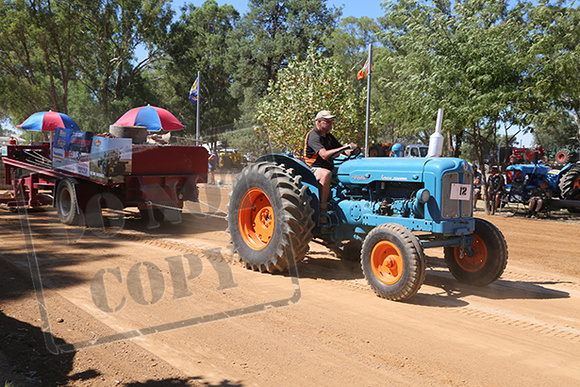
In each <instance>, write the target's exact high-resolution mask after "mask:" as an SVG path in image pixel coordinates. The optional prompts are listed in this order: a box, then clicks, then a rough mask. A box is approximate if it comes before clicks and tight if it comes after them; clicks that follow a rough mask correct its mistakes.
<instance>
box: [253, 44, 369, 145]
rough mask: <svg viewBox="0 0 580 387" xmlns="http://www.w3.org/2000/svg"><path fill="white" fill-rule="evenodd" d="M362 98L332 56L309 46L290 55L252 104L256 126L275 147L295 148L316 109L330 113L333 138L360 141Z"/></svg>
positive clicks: (363, 113)
mask: <svg viewBox="0 0 580 387" xmlns="http://www.w3.org/2000/svg"><path fill="white" fill-rule="evenodd" d="M365 106H366V105H365V99H364V98H362V96H361V95H360V94H359V93H356V92H354V91H353V90H352V88H351V87H350V86H349V82H348V80H346V79H345V77H344V74H343V72H342V71H341V70H340V66H338V64H337V63H336V60H334V59H333V58H324V57H323V56H322V54H320V53H316V52H315V51H314V50H313V49H311V50H309V53H308V57H307V58H306V59H305V60H290V62H289V63H288V67H287V68H285V69H283V70H281V71H280V72H279V74H278V80H277V81H276V82H273V81H271V82H270V87H269V88H268V95H267V96H266V97H265V98H264V99H263V100H262V101H261V102H260V104H259V105H258V107H257V115H256V119H257V121H258V123H259V125H260V126H259V127H258V131H259V132H260V133H263V134H264V135H266V136H267V138H268V140H269V141H270V142H271V143H272V144H273V145H274V146H277V147H279V148H281V149H284V150H288V151H292V152H298V153H299V154H301V152H302V148H303V146H304V136H305V135H306V133H308V131H310V130H311V129H313V128H314V117H315V116H316V113H317V112H318V111H320V110H329V111H331V112H332V114H334V115H335V116H336V118H335V119H334V128H333V131H332V133H333V134H334V135H335V136H336V138H337V139H338V140H339V141H342V142H356V143H358V144H363V143H364V134H365Z"/></svg>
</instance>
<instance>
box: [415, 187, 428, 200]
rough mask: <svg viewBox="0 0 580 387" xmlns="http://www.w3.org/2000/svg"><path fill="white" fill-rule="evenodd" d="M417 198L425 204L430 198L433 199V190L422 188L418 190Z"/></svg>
mask: <svg viewBox="0 0 580 387" xmlns="http://www.w3.org/2000/svg"><path fill="white" fill-rule="evenodd" d="M417 199H419V202H420V203H423V204H425V203H427V202H428V201H429V199H431V192H429V190H428V189H426V188H423V189H420V190H419V192H417Z"/></svg>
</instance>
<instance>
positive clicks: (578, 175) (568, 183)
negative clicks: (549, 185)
mask: <svg viewBox="0 0 580 387" xmlns="http://www.w3.org/2000/svg"><path fill="white" fill-rule="evenodd" d="M558 187H559V188H560V193H561V196H562V197H563V198H568V194H569V193H570V192H572V190H573V189H580V164H576V165H573V166H571V167H570V169H568V172H566V174H565V175H564V176H562V178H561V179H560V183H559V184H558Z"/></svg>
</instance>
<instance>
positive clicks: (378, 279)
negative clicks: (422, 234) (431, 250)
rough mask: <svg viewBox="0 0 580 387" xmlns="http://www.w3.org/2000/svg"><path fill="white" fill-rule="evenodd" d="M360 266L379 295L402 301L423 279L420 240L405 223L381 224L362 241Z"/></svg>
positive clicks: (423, 269) (412, 292)
mask: <svg viewBox="0 0 580 387" xmlns="http://www.w3.org/2000/svg"><path fill="white" fill-rule="evenodd" d="M361 266H362V270H363V273H364V275H365V278H366V279H367V282H368V283H369V285H370V287H371V288H372V289H373V290H374V292H375V293H376V294H377V295H378V296H379V297H383V298H386V299H389V300H394V301H401V300H406V299H408V298H409V297H411V296H413V295H414V294H415V293H417V291H418V290H419V288H420V287H421V285H422V284H423V281H424V279H425V255H424V254H423V249H422V248H421V244H420V243H419V240H418V239H417V237H416V236H415V234H413V233H412V232H411V230H409V229H408V228H406V227H404V226H399V225H396V224H382V225H380V226H377V227H375V228H374V229H373V230H372V231H371V232H369V234H368V235H367V237H366V238H365V241H364V243H363V247H362V253H361Z"/></svg>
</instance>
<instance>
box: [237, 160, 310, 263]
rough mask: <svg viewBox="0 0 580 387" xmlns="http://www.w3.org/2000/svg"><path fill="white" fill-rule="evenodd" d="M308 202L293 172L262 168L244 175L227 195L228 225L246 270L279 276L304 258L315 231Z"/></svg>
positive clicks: (247, 170)
mask: <svg viewBox="0 0 580 387" xmlns="http://www.w3.org/2000/svg"><path fill="white" fill-rule="evenodd" d="M310 200H311V197H310V195H309V194H308V191H307V188H306V186H303V185H302V182H301V177H300V176H297V175H295V174H294V170H293V169H289V168H286V167H285V166H283V165H278V164H275V163H269V162H261V163H258V164H253V165H250V166H248V167H246V168H244V169H243V170H242V172H241V173H240V174H239V175H238V177H237V179H236V182H235V183H234V186H233V188H232V193H231V194H230V202H229V204H228V224H229V231H230V235H231V242H232V243H233V245H234V251H235V252H236V253H237V254H238V257H239V259H240V260H241V261H243V262H244V265H245V266H246V267H249V268H251V269H254V270H260V271H268V272H270V273H275V272H283V271H286V270H287V269H288V268H289V267H290V265H292V264H294V262H296V263H297V262H300V261H301V260H302V259H303V258H304V256H305V255H306V253H307V252H308V243H309V242H310V240H311V239H312V228H313V227H314V221H313V219H312V218H313V212H314V211H313V209H312V208H311V206H310Z"/></svg>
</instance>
